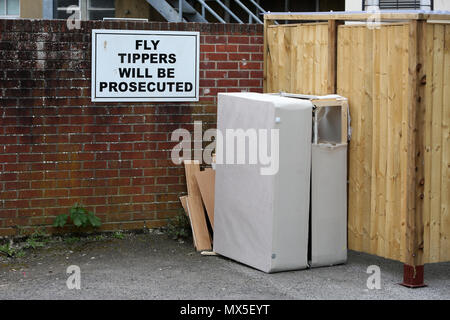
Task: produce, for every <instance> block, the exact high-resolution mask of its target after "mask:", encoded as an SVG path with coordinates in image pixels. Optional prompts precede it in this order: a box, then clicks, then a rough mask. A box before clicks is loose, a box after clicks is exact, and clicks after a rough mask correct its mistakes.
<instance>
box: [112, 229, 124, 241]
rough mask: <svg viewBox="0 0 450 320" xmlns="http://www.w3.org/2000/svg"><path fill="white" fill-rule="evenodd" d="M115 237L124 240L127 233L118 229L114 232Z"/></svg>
mask: <svg viewBox="0 0 450 320" xmlns="http://www.w3.org/2000/svg"><path fill="white" fill-rule="evenodd" d="M113 238H115V239H119V240H123V239H125V235H124V234H123V232H122V231H116V232H114V233H113Z"/></svg>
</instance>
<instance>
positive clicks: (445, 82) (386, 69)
mask: <svg viewBox="0 0 450 320" xmlns="http://www.w3.org/2000/svg"><path fill="white" fill-rule="evenodd" d="M280 18H282V17H280V16H270V15H267V16H266V20H265V22H266V26H265V30H266V32H265V40H266V41H265V50H264V53H265V91H266V92H277V91H284V92H290V93H298V94H318V95H319V94H320V95H322V94H329V93H338V94H340V95H342V96H345V97H347V98H348V99H349V104H350V116H351V119H352V140H351V142H350V144H349V192H348V194H349V196H348V201H349V203H348V208H349V212H348V245H349V248H350V249H352V250H356V251H362V252H367V253H371V254H375V255H378V256H382V257H385V258H390V259H394V260H399V261H402V262H404V263H407V264H410V265H422V264H424V263H432V262H442V261H450V216H449V194H450V190H449V182H450V142H449V133H450V131H449V124H448V122H449V119H450V114H449V113H450V88H449V85H450V24H445V23H428V22H427V20H428V19H429V18H431V17H426V16H424V15H419V16H417V17H409V16H408V17H407V20H406V21H402V22H398V23H392V22H391V23H386V24H382V25H381V26H380V27H379V28H376V29H371V28H368V27H367V25H365V24H344V23H343V22H341V21H339V20H338V19H339V17H336V16H329V17H328V19H331V20H329V21H328V22H326V23H314V24H304V25H303V24H296V25H285V24H280V25H274V24H273V20H274V19H280ZM288 18H289V17H288ZM314 18H315V19H316V17H314ZM345 18H351V17H345ZM389 18H392V17H389ZM397 18H400V16H397ZM401 18H403V19H405V17H401ZM439 18H445V19H449V18H450V17H448V16H444V17H442V16H440V17H439ZM290 19H291V20H294V19H295V20H312V17H310V18H309V19H306V17H304V16H303V17H299V16H291V17H290ZM326 19H327V17H326V16H324V18H323V19H322V20H326Z"/></svg>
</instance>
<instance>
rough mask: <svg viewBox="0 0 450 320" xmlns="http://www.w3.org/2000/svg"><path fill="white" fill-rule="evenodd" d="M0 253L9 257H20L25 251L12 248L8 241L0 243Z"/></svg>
mask: <svg viewBox="0 0 450 320" xmlns="http://www.w3.org/2000/svg"><path fill="white" fill-rule="evenodd" d="M0 253H1V254H3V255H5V256H7V257H10V258H14V257H18V258H20V257H23V256H24V255H25V252H24V251H23V250H20V249H15V248H13V246H12V245H11V244H10V243H6V244H4V245H0Z"/></svg>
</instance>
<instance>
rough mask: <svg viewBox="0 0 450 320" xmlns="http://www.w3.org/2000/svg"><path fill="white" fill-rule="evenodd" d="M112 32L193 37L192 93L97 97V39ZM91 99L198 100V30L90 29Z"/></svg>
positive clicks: (135, 100)
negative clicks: (179, 95) (168, 95)
mask: <svg viewBox="0 0 450 320" xmlns="http://www.w3.org/2000/svg"><path fill="white" fill-rule="evenodd" d="M102 34H109V35H110V34H114V35H118V36H121V35H122V36H123V35H125V36H127V35H131V36H136V35H137V36H139V35H146V36H151V35H156V36H190V37H194V38H195V57H194V59H195V60H194V61H195V70H194V73H195V75H194V77H195V81H193V85H194V89H193V90H192V92H193V95H192V96H189V97H173V96H172V97H164V96H159V97H128V96H125V97H120V96H116V97H98V96H97V74H98V73H97V71H98V70H97V58H98V57H97V41H98V35H102ZM91 46H92V50H91V101H92V102H118V103H121V102H198V101H199V98H200V94H199V92H200V32H197V31H155V30H124V29H121V30H117V29H92V40H91Z"/></svg>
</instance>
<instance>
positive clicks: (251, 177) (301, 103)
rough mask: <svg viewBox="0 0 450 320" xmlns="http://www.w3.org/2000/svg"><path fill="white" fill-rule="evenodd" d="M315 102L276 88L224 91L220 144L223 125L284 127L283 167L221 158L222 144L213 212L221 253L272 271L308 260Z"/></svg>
mask: <svg viewBox="0 0 450 320" xmlns="http://www.w3.org/2000/svg"><path fill="white" fill-rule="evenodd" d="M312 107H313V105H312V103H311V102H310V101H307V100H300V99H292V98H285V97H279V96H273V95H263V94H257V93H229V94H219V98H218V120H217V127H218V130H220V132H222V133H223V136H224V140H223V142H224V143H223V146H226V145H227V138H226V129H243V130H244V131H245V130H248V129H269V130H270V129H279V131H278V132H279V171H278V173H277V174H276V175H272V176H270V175H267V176H264V175H261V172H260V169H261V167H265V166H262V165H261V164H257V165H249V164H245V165H237V164H234V165H233V164H220V159H224V160H225V159H226V152H225V150H223V149H222V148H220V144H219V146H218V148H217V149H216V160H217V161H218V163H217V164H216V185H215V217H214V220H215V223H214V225H215V229H214V251H215V252H217V253H218V254H220V255H223V256H225V257H228V258H231V259H233V260H236V261H238V262H241V263H244V264H246V265H249V266H251V267H254V268H256V269H259V270H262V271H264V272H268V273H270V272H279V271H288V270H298V269H304V268H307V267H308V261H307V259H308V220H309V208H310V174H311V134H312ZM269 146H270V144H269ZM248 150H249V147H248V144H246V153H248ZM247 155H248V154H247ZM247 161H248V157H247Z"/></svg>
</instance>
